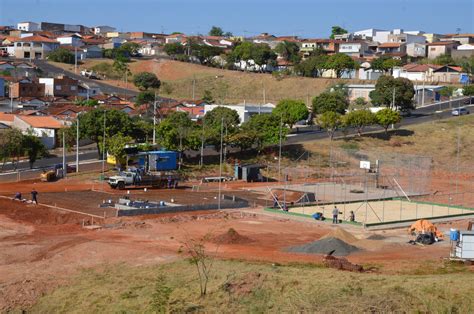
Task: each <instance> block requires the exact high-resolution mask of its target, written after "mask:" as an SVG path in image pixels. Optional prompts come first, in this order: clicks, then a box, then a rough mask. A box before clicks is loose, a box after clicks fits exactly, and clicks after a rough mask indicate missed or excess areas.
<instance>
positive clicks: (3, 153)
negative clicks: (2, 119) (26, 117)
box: [0, 129, 23, 170]
mask: <svg viewBox="0 0 474 314" xmlns="http://www.w3.org/2000/svg"><path fill="white" fill-rule="evenodd" d="M22 143H23V134H22V133H21V131H20V130H18V129H8V130H6V131H4V132H3V133H2V136H0V157H1V158H2V160H3V164H2V168H3V167H4V166H5V163H6V162H7V160H10V161H11V162H12V164H13V166H14V169H15V170H16V168H17V165H18V161H19V159H20V157H21V156H22V155H23V145H22Z"/></svg>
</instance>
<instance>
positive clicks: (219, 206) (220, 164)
mask: <svg viewBox="0 0 474 314" xmlns="http://www.w3.org/2000/svg"><path fill="white" fill-rule="evenodd" d="M223 141H224V118H222V119H221V151H220V154H219V193H218V195H219V196H218V200H217V209H218V210H220V209H221V185H222V145H223Z"/></svg>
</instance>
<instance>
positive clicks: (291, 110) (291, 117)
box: [272, 99, 309, 129]
mask: <svg viewBox="0 0 474 314" xmlns="http://www.w3.org/2000/svg"><path fill="white" fill-rule="evenodd" d="M272 114H273V115H275V116H278V117H282V119H283V123H284V124H286V125H288V126H289V127H290V129H291V128H292V127H293V125H295V123H296V122H298V121H301V120H305V119H306V118H308V115H309V111H308V108H307V107H306V104H305V103H304V102H303V101H300V100H294V99H283V100H280V101H279V102H278V104H277V105H276V107H275V109H273V112H272Z"/></svg>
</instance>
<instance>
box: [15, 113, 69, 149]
mask: <svg viewBox="0 0 474 314" xmlns="http://www.w3.org/2000/svg"><path fill="white" fill-rule="evenodd" d="M12 127H13V128H17V129H19V130H21V131H22V133H25V134H26V133H28V132H31V133H32V134H33V135H35V136H37V137H39V138H40V139H41V142H43V144H44V145H45V146H46V148H48V149H51V148H54V147H56V143H57V133H58V131H59V130H60V129H61V128H62V127H63V124H62V123H61V122H60V121H59V120H56V119H54V118H53V117H51V116H25V115H15V117H14V118H13V123H12Z"/></svg>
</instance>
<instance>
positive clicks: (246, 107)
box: [204, 102, 275, 124]
mask: <svg viewBox="0 0 474 314" xmlns="http://www.w3.org/2000/svg"><path fill="white" fill-rule="evenodd" d="M217 107H226V108H229V109H232V110H235V111H237V113H238V115H239V119H240V124H242V123H244V122H247V121H248V120H250V117H251V116H253V115H256V114H270V113H272V111H273V109H275V105H274V104H271V103H267V104H248V103H245V102H244V103H240V104H236V105H215V104H213V105H208V104H206V105H205V106H204V114H206V113H207V112H209V111H211V110H213V109H214V108H217Z"/></svg>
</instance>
